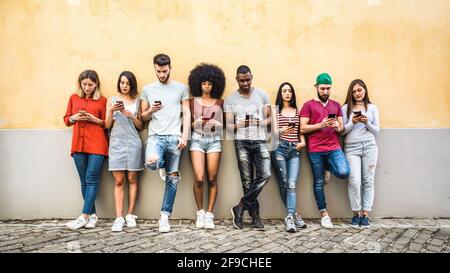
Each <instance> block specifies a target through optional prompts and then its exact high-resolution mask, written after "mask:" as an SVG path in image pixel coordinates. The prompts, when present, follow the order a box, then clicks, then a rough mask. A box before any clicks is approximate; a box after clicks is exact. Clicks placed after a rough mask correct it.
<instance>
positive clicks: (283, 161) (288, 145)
mask: <svg viewBox="0 0 450 273" xmlns="http://www.w3.org/2000/svg"><path fill="white" fill-rule="evenodd" d="M297 143H298V142H288V141H285V140H280V144H279V146H278V148H277V149H276V150H274V151H273V152H272V154H271V158H272V166H273V169H274V170H275V174H276V176H277V180H278V186H279V188H280V194H281V199H282V200H283V203H284V206H285V207H286V209H287V215H292V216H293V215H294V213H295V212H296V201H297V194H296V186H297V181H298V177H299V175H300V152H298V151H297V149H296V146H297Z"/></svg>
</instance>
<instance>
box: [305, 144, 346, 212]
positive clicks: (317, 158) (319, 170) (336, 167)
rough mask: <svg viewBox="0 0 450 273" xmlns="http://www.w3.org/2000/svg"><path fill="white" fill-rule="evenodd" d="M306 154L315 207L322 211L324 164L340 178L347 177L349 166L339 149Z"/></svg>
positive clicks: (323, 202) (325, 204)
mask: <svg viewBox="0 0 450 273" xmlns="http://www.w3.org/2000/svg"><path fill="white" fill-rule="evenodd" d="M308 155H309V160H310V161H311V169H312V173H313V179H314V183H313V188H314V197H315V198H316V203H317V208H319V210H320V211H321V212H323V211H326V210H327V203H326V202H325V191H324V189H323V186H324V172H325V165H326V166H327V169H329V171H330V172H331V173H332V174H333V175H334V176H336V177H337V178H340V179H346V178H348V176H349V174H350V167H349V164H348V161H347V158H345V155H344V153H343V152H342V150H341V149H339V150H334V151H328V152H319V153H314V152H310V153H308Z"/></svg>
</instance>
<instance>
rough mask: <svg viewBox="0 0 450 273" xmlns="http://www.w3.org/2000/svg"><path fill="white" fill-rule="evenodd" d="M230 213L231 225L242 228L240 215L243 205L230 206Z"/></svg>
mask: <svg viewBox="0 0 450 273" xmlns="http://www.w3.org/2000/svg"><path fill="white" fill-rule="evenodd" d="M231 215H233V225H234V227H235V228H237V229H242V228H243V227H244V223H243V222H242V215H244V207H242V206H241V204H238V205H236V206H234V207H233V208H231Z"/></svg>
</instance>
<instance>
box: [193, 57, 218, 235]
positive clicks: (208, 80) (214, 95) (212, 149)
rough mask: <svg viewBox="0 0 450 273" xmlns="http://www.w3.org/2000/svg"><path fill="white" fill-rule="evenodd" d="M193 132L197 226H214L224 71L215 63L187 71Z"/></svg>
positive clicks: (203, 64) (200, 65) (201, 65)
mask: <svg viewBox="0 0 450 273" xmlns="http://www.w3.org/2000/svg"><path fill="white" fill-rule="evenodd" d="M188 82H189V89H190V92H191V95H192V98H191V99H190V108H191V122H192V124H191V126H192V136H191V141H190V148H189V150H190V152H191V161H192V168H193V170H194V178H195V180H194V186H193V188H194V197H195V202H196V203H197V221H196V227H198V228H203V227H204V228H206V229H213V228H214V214H213V213H212V211H213V209H214V203H215V201H216V196H217V173H218V170H219V163H220V155H221V152H222V133H223V121H224V118H223V100H222V99H221V97H222V94H223V91H224V89H225V74H224V73H223V71H222V69H221V68H220V67H218V66H216V65H212V64H206V63H201V64H199V65H197V66H196V67H195V68H194V69H192V71H191V72H190V74H189V79H188ZM205 176H206V179H207V181H208V207H207V210H206V212H205V210H204V209H203V185H204V183H203V182H204V178H205Z"/></svg>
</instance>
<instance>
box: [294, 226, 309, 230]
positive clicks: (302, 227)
mask: <svg viewBox="0 0 450 273" xmlns="http://www.w3.org/2000/svg"><path fill="white" fill-rule="evenodd" d="M307 227H308V226H307V225H303V226H295V228H301V229H304V228H307Z"/></svg>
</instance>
